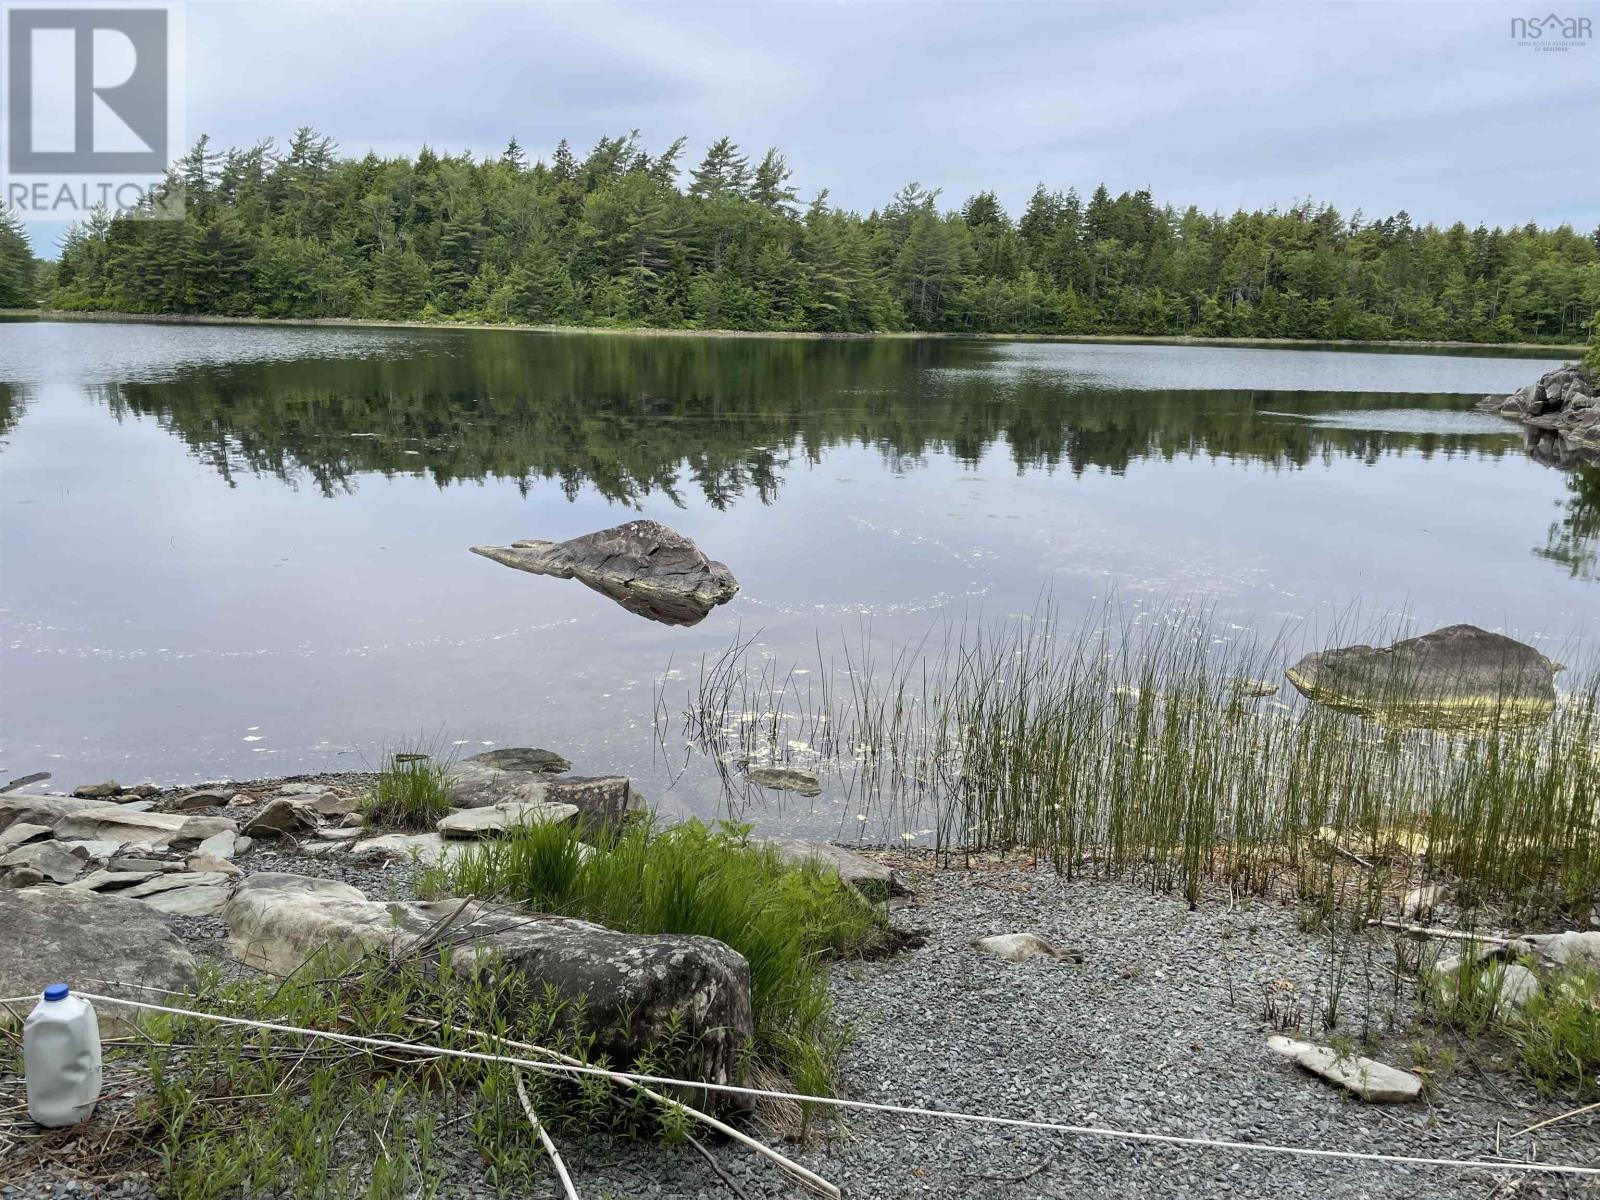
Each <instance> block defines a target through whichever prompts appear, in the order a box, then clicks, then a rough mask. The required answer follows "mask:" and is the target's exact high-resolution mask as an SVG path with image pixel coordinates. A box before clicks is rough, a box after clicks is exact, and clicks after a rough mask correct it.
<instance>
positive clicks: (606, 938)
mask: <svg viewBox="0 0 1600 1200" xmlns="http://www.w3.org/2000/svg"><path fill="white" fill-rule="evenodd" d="M222 919H223V920H224V921H225V922H226V923H227V925H228V932H229V942H230V945H231V947H232V949H233V951H234V953H235V955H236V956H237V957H238V958H239V959H240V960H241V961H243V962H245V963H246V964H248V965H250V966H254V967H258V968H261V969H264V970H268V971H271V972H273V973H275V974H279V975H287V974H290V973H291V972H294V971H296V970H298V969H300V968H301V967H302V966H303V965H304V964H306V963H309V962H312V961H313V960H315V959H316V958H317V956H318V954H319V953H323V954H325V957H324V958H323V959H322V960H321V961H322V963H323V964H324V965H325V966H326V968H327V969H329V970H334V971H337V970H340V969H343V968H344V967H346V966H348V965H349V964H350V963H351V962H352V961H354V960H355V959H357V958H359V957H360V956H362V955H363V954H367V953H372V952H378V953H382V954H390V955H404V954H409V953H420V954H424V955H431V956H433V957H435V958H437V957H438V956H439V955H440V953H441V950H444V949H448V953H449V962H450V964H451V966H452V967H453V968H455V969H458V970H471V971H481V972H484V973H485V974H486V976H487V977H488V979H489V981H490V982H491V983H493V984H497V985H498V984H505V983H510V982H513V981H517V980H520V981H521V983H522V984H523V985H525V986H522V987H520V988H515V987H508V988H507V989H506V991H505V992H504V993H503V994H504V995H506V996H507V997H521V1002H523V1003H526V1004H529V1005H534V1004H539V1003H542V1002H543V999H544V994H545V989H546V987H547V986H548V987H550V988H552V989H553V990H554V991H555V992H556V993H557V994H558V995H559V996H560V997H562V998H563V999H565V1000H567V1001H574V1002H575V1001H576V1000H577V999H578V998H579V997H580V996H581V997H583V1005H582V1009H583V1019H584V1025H585V1029H586V1030H587V1031H588V1032H590V1033H593V1034H594V1035H595V1036H596V1039H597V1044H596V1049H597V1050H598V1051H600V1052H603V1053H606V1054H608V1055H609V1056H610V1057H611V1061H613V1062H619V1063H631V1062H633V1061H634V1059H635V1058H636V1057H637V1056H638V1055H639V1054H640V1053H641V1052H642V1051H644V1050H646V1049H649V1048H651V1047H652V1046H653V1045H656V1046H659V1044H660V1043H662V1042H663V1041H664V1040H665V1038H666V1037H667V1036H668V1035H669V1034H671V1035H672V1036H677V1037H681V1038H682V1039H683V1042H681V1043H680V1044H683V1045H692V1046H695V1047H696V1048H697V1050H698V1053H699V1057H700V1060H701V1061H700V1062H699V1063H698V1064H697V1066H699V1068H700V1069H703V1070H704V1071H705V1072H706V1074H705V1075H704V1076H703V1077H704V1078H705V1079H707V1080H709V1081H711V1082H719V1083H720V1082H733V1081H736V1080H737V1079H738V1078H739V1076H740V1072H741V1057H742V1052H743V1051H744V1049H745V1048H746V1047H747V1046H748V1045H749V1043H750V1041H751V1040H752V1038H753V1037H754V1036H755V1025H754V1017H753V1015H752V1010H751V999H750V966H749V964H748V963H747V962H745V960H744V958H743V957H742V956H741V955H739V954H738V953H736V952H735V951H734V950H732V949H730V948H729V947H727V946H725V945H724V944H723V943H721V942H719V941H716V940H715V939H713V938H708V937H689V936H681V935H677V934H655V935H643V934H630V933H618V932H616V931H615V930H611V929H606V928H605V927H603V926H600V925H594V924H591V923H590V922H588V921H578V920H572V919H569V918H565V917H546V916H535V915H532V914H530V913H529V912H527V911H526V910H524V909H520V908H507V907H502V906H496V905H489V904H485V903H483V902H479V901H468V902H466V909H465V911H463V902H462V901H461V900H441V901H435V902H431V903H423V902H419V901H396V902H392V903H387V904H385V903H380V902H378V901H374V900H368V899H367V898H366V897H365V896H363V895H362V893H361V892H359V891H358V890H356V889H355V888H353V887H350V886H349V885H348V884H343V883H337V882H335V881H333V880H328V879H315V878H308V877H302V876H298V875H282V874H262V875H254V876H251V877H250V878H249V879H246V880H245V881H244V882H243V883H241V884H240V885H239V886H238V888H237V889H236V890H235V892H234V894H233V897H232V899H230V900H229V901H228V903H227V904H226V905H225V906H224V907H223V909H222ZM441 930H447V932H446V933H445V934H444V935H443V936H440V931H441ZM506 1015H507V1016H508V1017H510V1018H512V1020H513V1023H514V1021H515V1016H516V1014H514V1013H508V1014H506Z"/></svg>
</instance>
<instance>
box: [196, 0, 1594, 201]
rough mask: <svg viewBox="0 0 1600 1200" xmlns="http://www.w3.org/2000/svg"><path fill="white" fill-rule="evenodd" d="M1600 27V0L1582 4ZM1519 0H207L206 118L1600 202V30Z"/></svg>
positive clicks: (975, 178)
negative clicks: (1598, 147)
mask: <svg viewBox="0 0 1600 1200" xmlns="http://www.w3.org/2000/svg"><path fill="white" fill-rule="evenodd" d="M1569 10H1570V12H1571V13H1573V14H1581V15H1589V16H1591V18H1592V19H1593V21H1594V24H1595V26H1596V27H1597V28H1600V4H1596V3H1594V2H1593V0H1588V2H1587V3H1583V4H1577V5H1573V4H1567V5H1566V6H1565V7H1564V8H1563V10H1562V11H1563V12H1568V11H1569ZM1509 21H1510V12H1509V10H1508V9H1507V8H1506V7H1505V6H1504V5H1503V4H1500V3H1455V2H1450V3H1444V2H1440V3H1428V2H1422V3H1417V2H1412V3H1404V2H1400V3H1365V2H1360V0H1352V2H1344V3H1296V4H1288V3H1282V2H1275V3H1232V4H1226V5H1223V4H1217V3H1211V4H1208V3H1200V2H1194V0H1191V2H1189V3H1172V4H1150V3H1140V4H1137V5H1135V4H1121V3H1096V2H1074V3H1044V2H1029V0H994V2H990V3H984V4H961V3H911V2H909V0H906V2H901V0H852V2H850V3H842V2H841V3H833V2H828V0H803V2H787V0H785V2H770V0H769V2H760V0H752V2H749V3H738V4H736V3H731V2H730V3H706V2H704V0H687V2H683V3H679V2H674V3H671V4H664V3H643V4H641V3H617V2H614V0H568V2H536V3H483V2H479V0H464V2H458V0H452V2H448V3H447V2H445V0H402V2H397V3H385V4H376V3H368V4H345V3H309V2H307V3H296V2H292V0H251V2H231V0H190V3H189V5H188V18H187V23H188V58H189V64H188V101H189V103H188V131H189V134H190V136H191V138H192V137H193V136H194V135H197V134H199V133H200V132H206V133H209V134H211V136H212V138H213V139H214V141H216V142H218V143H221V144H246V143H250V142H254V141H256V140H258V139H260V138H263V137H267V136H274V137H276V138H278V140H279V141H280V142H282V141H283V140H284V139H285V138H286V137H287V136H288V134H289V133H290V132H292V131H293V129H294V128H295V127H296V126H299V125H302V124H311V125H314V126H316V127H317V128H319V129H321V130H323V131H324V132H327V133H329V134H331V135H333V137H334V138H335V139H336V140H337V141H338V142H339V144H340V146H341V147H342V149H343V150H344V151H345V152H347V153H364V152H365V151H367V150H369V149H371V150H375V151H376V152H378V153H380V154H402V153H404V154H411V153H414V152H415V151H416V149H417V148H418V147H419V146H420V145H422V144H423V143H427V144H430V145H432V146H434V147H435V148H437V149H450V150H469V151H472V152H474V153H477V154H493V153H498V152H499V150H500V149H501V148H502V147H503V146H504V145H505V143H506V142H507V141H508V140H509V139H510V138H511V137H512V136H515V137H516V138H517V139H518V140H519V141H520V142H521V143H522V144H523V146H524V147H525V148H527V150H528V151H529V152H530V154H532V155H548V154H549V152H550V151H551V149H552V148H553V147H554V145H555V142H556V141H557V140H558V139H560V138H562V137H566V138H568V139H570V140H571V141H572V143H573V145H574V146H575V147H576V148H577V149H578V151H579V152H580V153H581V152H582V151H583V150H585V149H586V148H587V147H589V146H591V145H592V144H593V143H594V142H595V141H596V140H597V139H598V138H599V137H601V136H602V135H614V134H617V133H625V132H627V131H628V130H629V129H632V128H639V129H640V130H642V132H643V135H644V137H645V139H646V142H647V143H648V144H649V145H651V146H653V147H661V146H665V145H666V144H667V143H668V142H669V141H671V140H672V139H673V138H674V137H676V136H678V135H679V134H686V135H688V137H689V139H690V144H691V151H690V157H691V158H692V157H693V156H694V155H696V154H698V153H699V151H700V149H701V148H703V147H704V146H705V145H706V144H707V143H709V142H710V141H712V140H713V139H714V138H716V137H718V136H719V135H721V134H724V133H727V134H730V135H732V136H733V137H734V138H735V140H736V141H738V142H740V144H741V145H743V146H744V147H745V148H746V149H747V150H748V151H750V152H752V153H755V154H759V153H760V152H761V151H763V150H764V149H765V148H766V147H767V146H769V145H776V146H778V147H780V148H781V149H782V150H783V151H784V152H785V153H786V154H787V156H788V158H789V160H790V163H791V165H793V167H794V168H795V174H796V182H797V183H798V184H799V186H800V187H801V189H802V194H803V195H809V194H811V193H812V192H814V191H816V190H817V189H819V188H823V187H826V188H828V189H829V190H830V192H831V194H832V197H833V199H834V201H835V202H836V203H840V204H843V205H845V206H847V207H853V208H858V209H861V210H866V209H870V208H873V207H877V206H880V205H881V204H883V203H884V202H885V201H886V200H887V199H888V198H889V197H890V196H891V195H892V194H893V193H894V191H895V190H896V189H897V188H899V187H900V186H901V185H902V184H904V183H905V182H907V181H909V180H912V179H916V180H918V181H920V182H921V183H923V184H924V185H928V186H935V187H942V188H943V189H944V197H945V199H946V200H947V201H948V202H950V203H952V204H954V203H958V202H959V201H960V200H962V199H964V198H965V197H966V196H967V195H970V194H971V193H973V192H975V191H978V190H980V189H984V188H992V189H994V190H995V191H996V192H997V193H999V195H1000V198H1001V200H1002V201H1003V202H1004V203H1005V204H1006V205H1007V207H1008V208H1010V209H1011V210H1012V211H1013V212H1018V211H1020V209H1021V207H1022V205H1024V204H1025V203H1026V201H1027V197H1028V196H1029V195H1030V194H1031V192H1032V191H1033V188H1034V185H1035V184H1036V183H1038V182H1041V181H1042V182H1044V183H1046V184H1047V185H1049V186H1051V187H1057V188H1062V189H1065V188H1067V187H1069V186H1076V187H1078V188H1079V189H1080V190H1082V191H1088V190H1090V189H1092V188H1093V187H1094V186H1095V185H1096V184H1097V183H1100V182H1102V181H1103V182H1105V183H1106V184H1107V185H1108V186H1109V187H1110V188H1111V189H1112V190H1113V191H1121V190H1124V189H1128V188H1137V187H1146V186H1148V187H1150V188H1151V189H1152V190H1153V191H1154V193H1155V195H1156V198H1157V199H1158V200H1159V201H1164V202H1170V203H1173V204H1176V205H1180V206H1182V205H1187V204H1190V203H1194V204H1197V205H1199V206H1200V207H1201V208H1203V209H1207V210H1211V209H1218V210H1223V211H1231V210H1233V209H1235V208H1239V207H1246V208H1255V207H1265V206H1268V205H1273V204H1278V205H1288V204H1291V203H1293V202H1295V201H1296V200H1297V199H1300V198H1304V197H1307V196H1311V197H1314V198H1316V199H1318V200H1325V201H1328V202H1331V203H1334V204H1336V205H1337V206H1339V207H1340V208H1341V210H1343V211H1345V212H1347V213H1348V212H1351V211H1354V210H1355V209H1357V208H1361V209H1363V210H1364V211H1365V212H1366V213H1368V214H1369V215H1379V214H1387V213H1391V212H1394V211H1397V210H1399V209H1402V208H1403V209H1406V210H1408V211H1409V212H1410V213H1411V214H1412V215H1413V216H1414V217H1415V218H1417V219H1419V220H1424V221H1435V222H1444V223H1449V222H1453V221H1455V220H1457V219H1460V220H1464V221H1466V222H1468V223H1469V224H1477V223H1478V222H1485V223H1488V224H1501V225H1508V224H1520V223H1522V222H1524V221H1527V220H1529V219H1535V220H1538V221H1540V222H1542V223H1546V224H1549V223H1559V222H1563V221H1567V222H1571V223H1572V224H1573V225H1575V226H1576V227H1577V228H1579V229H1580V230H1582V231H1585V232H1587V231H1589V230H1592V229H1593V228H1595V227H1596V226H1597V225H1600V170H1597V169H1596V166H1597V164H1596V160H1595V151H1594V146H1593V142H1594V131H1595V130H1596V129H1600V39H1594V40H1591V42H1590V44H1589V45H1587V46H1584V47H1581V48H1577V49H1574V50H1572V51H1570V52H1568V53H1565V54H1549V53H1539V52H1536V51H1533V50H1530V49H1527V48H1525V47H1521V46H1518V45H1517V44H1516V42H1515V39H1513V38H1512V37H1511V35H1510V24H1509Z"/></svg>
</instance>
